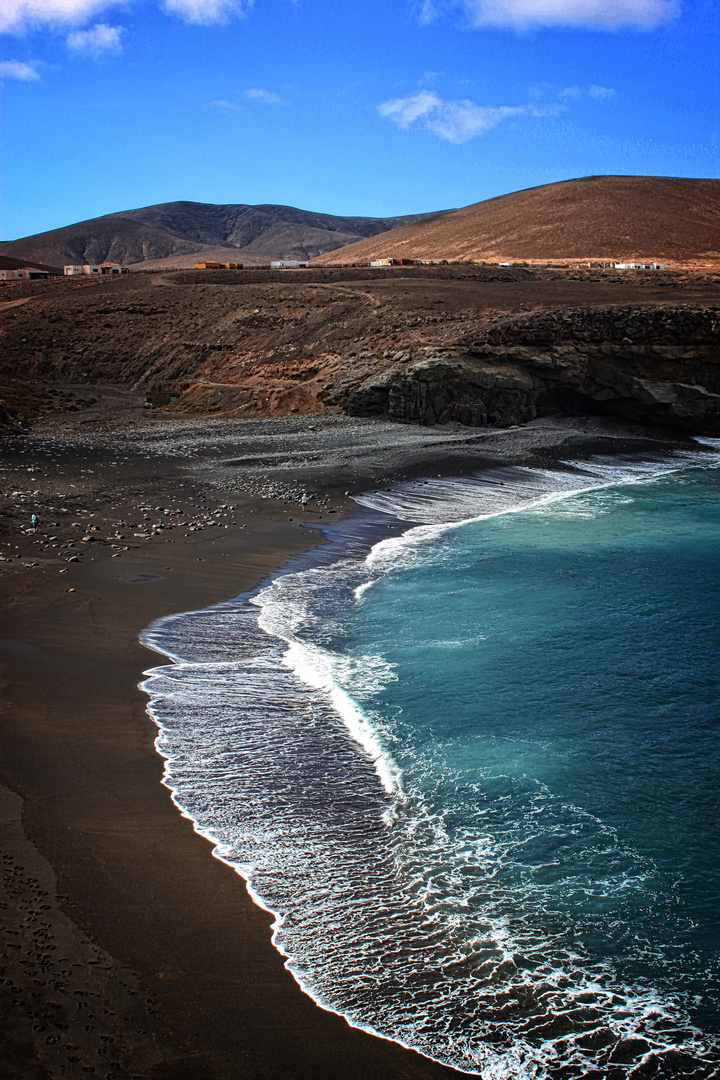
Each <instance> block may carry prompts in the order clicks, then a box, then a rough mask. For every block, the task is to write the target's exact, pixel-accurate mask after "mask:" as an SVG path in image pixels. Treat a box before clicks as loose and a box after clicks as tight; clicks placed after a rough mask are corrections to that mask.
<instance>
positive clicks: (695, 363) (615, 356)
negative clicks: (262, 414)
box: [341, 308, 720, 434]
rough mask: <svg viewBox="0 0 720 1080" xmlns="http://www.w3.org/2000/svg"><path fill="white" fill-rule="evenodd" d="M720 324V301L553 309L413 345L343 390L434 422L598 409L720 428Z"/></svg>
mask: <svg viewBox="0 0 720 1080" xmlns="http://www.w3.org/2000/svg"><path fill="white" fill-rule="evenodd" d="M719 328H720V326H719V318H718V310H717V308H715V309H699V310H698V309H690V308H659V309H653V310H650V311H647V310H640V309H635V310H633V309H625V308H606V309H604V310H599V311H598V310H583V309H574V310H570V311H564V312H547V313H543V314H541V315H532V316H527V317H524V318H519V319H512V320H508V321H507V322H506V323H505V324H503V325H500V326H499V327H496V328H495V329H494V331H493V332H492V333H491V334H489V335H488V336H487V337H486V338H484V339H483V340H479V341H476V342H473V343H471V344H465V345H457V346H454V347H453V346H451V347H446V348H441V349H438V348H433V347H432V346H431V347H426V348H425V349H423V350H421V352H420V354H419V355H415V356H413V357H410V356H403V357H401V360H400V362H399V363H396V364H394V365H393V366H392V367H389V368H388V369H387V370H386V371H383V372H382V373H381V374H380V375H379V376H376V377H374V378H369V379H367V380H366V381H364V382H361V383H360V384H359V385H357V386H355V387H352V388H350V387H347V388H346V389H347V390H348V391H349V392H348V393H347V394H345V395H344V398H343V399H341V400H342V403H343V405H344V407H345V408H346V410H347V412H348V413H350V414H351V415H354V416H385V417H388V418H391V419H396V420H403V421H406V422H414V423H424V424H434V423H443V422H446V421H448V420H456V421H458V422H459V423H462V424H468V425H470V426H473V427H477V426H484V425H486V424H487V425H494V426H506V425H509V424H519V423H523V422H524V421H527V420H532V419H534V418H535V417H536V416H542V415H547V414H548V413H552V412H587V413H599V414H604V415H612V416H616V417H618V418H621V419H625V420H631V421H639V422H643V423H648V424H656V425H661V426H667V427H674V428H680V429H683V430H686V431H690V432H695V433H698V434H718V433H720V344H719V338H718V329H719Z"/></svg>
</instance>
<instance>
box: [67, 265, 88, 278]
mask: <svg viewBox="0 0 720 1080" xmlns="http://www.w3.org/2000/svg"><path fill="white" fill-rule="evenodd" d="M82 273H83V268H82V266H80V265H79V264H73V265H71V266H63V274H64V275H65V277H73V276H74V275H75V274H82Z"/></svg>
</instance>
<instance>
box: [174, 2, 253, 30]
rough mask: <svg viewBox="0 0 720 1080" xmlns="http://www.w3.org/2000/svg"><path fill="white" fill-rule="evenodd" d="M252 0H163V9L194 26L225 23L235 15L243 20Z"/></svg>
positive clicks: (251, 4)
mask: <svg viewBox="0 0 720 1080" xmlns="http://www.w3.org/2000/svg"><path fill="white" fill-rule="evenodd" d="M252 6H253V0H165V2H164V4H163V7H164V9H165V11H167V12H169V13H170V14H171V15H177V16H179V18H181V19H182V20H183V22H186V23H191V24H194V25H195V26H212V25H214V24H216V23H226V22H228V21H229V20H230V18H231V17H232V16H233V15H235V16H239V17H240V18H243V17H244V16H245V15H247V13H248V11H249V10H250V8H251V7H252Z"/></svg>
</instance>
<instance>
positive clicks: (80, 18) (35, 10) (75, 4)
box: [0, 0, 118, 34]
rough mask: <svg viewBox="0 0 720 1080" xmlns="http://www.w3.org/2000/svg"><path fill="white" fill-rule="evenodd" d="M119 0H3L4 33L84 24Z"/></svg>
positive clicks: (0, 30)
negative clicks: (47, 26)
mask: <svg viewBox="0 0 720 1080" xmlns="http://www.w3.org/2000/svg"><path fill="white" fill-rule="evenodd" d="M116 2H118V0H3V3H2V8H1V10H0V33H3V32H4V33H11V34H17V33H23V32H24V31H25V30H29V29H31V28H32V27H35V26H44V25H50V26H82V24H83V23H87V22H89V20H90V19H92V18H93V16H95V15H97V14H98V13H99V12H100V11H103V10H104V9H105V8H108V7H110V6H111V4H112V3H116Z"/></svg>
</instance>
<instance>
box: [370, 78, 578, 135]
mask: <svg viewBox="0 0 720 1080" xmlns="http://www.w3.org/2000/svg"><path fill="white" fill-rule="evenodd" d="M561 110H562V106H560V105H549V106H537V105H477V104H476V103H475V102H474V101H468V100H460V101H451V100H447V99H444V98H441V97H438V95H437V94H436V93H434V92H433V91H432V90H420V91H419V92H418V93H417V94H411V95H410V96H409V97H404V98H390V99H389V100H388V101H383V102H382V104H380V105H378V112H379V113H380V115H381V116H384V117H386V118H387V119H388V120H392V121H393V122H394V123H396V124H397V126H398V127H399V128H402V129H403V130H404V131H407V130H408V128H410V127H412V126H413V124H416V123H418V122H420V123H421V124H422V126H423V127H424V128H426V130H427V131H430V132H432V134H433V135H437V136H438V138H440V139H445V140H446V141H447V142H451V143H457V144H460V143H465V142H469V140H470V139H475V138H477V137H478V135H484V134H485V132H486V131H490V130H491V129H492V128H495V127H497V126H498V124H501V123H502V122H503V121H504V120H509V119H510V118H512V117H516V116H554V115H556V114H557V113H558V112H559V111H561Z"/></svg>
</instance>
